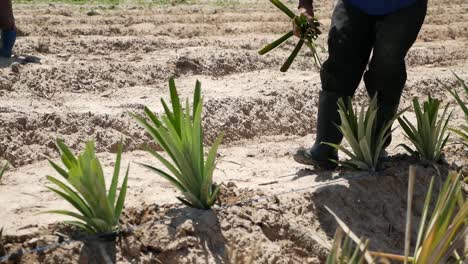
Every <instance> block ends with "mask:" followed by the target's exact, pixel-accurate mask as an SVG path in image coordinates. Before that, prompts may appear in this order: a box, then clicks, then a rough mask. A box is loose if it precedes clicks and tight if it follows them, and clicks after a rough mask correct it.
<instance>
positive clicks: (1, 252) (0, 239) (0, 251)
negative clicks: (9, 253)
mask: <svg viewBox="0 0 468 264" xmlns="http://www.w3.org/2000/svg"><path fill="white" fill-rule="evenodd" d="M5 255H6V250H5V246H4V245H3V227H2V228H1V229H0V257H3V256H5Z"/></svg>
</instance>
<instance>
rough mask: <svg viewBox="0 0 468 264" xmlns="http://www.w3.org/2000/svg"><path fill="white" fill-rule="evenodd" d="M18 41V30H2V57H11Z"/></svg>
mask: <svg viewBox="0 0 468 264" xmlns="http://www.w3.org/2000/svg"><path fill="white" fill-rule="evenodd" d="M15 41H16V30H2V40H1V43H0V57H5V58H10V57H11V55H12V51H13V46H14V45H15Z"/></svg>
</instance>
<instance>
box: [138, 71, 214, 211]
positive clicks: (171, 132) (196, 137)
mask: <svg viewBox="0 0 468 264" xmlns="http://www.w3.org/2000/svg"><path fill="white" fill-rule="evenodd" d="M169 91H170V95H171V104H172V111H171V109H170V108H169V107H168V105H167V104H166V102H165V101H164V100H163V99H161V103H162V106H163V108H164V110H165V113H164V115H162V116H161V117H160V118H158V117H156V115H155V114H154V113H153V112H152V111H151V110H150V109H148V108H146V107H145V109H144V112H145V115H146V117H147V119H145V118H143V117H141V116H138V115H135V114H131V115H132V116H133V117H134V118H135V119H136V120H137V121H138V122H139V123H140V124H141V125H142V126H143V127H144V128H145V129H146V131H147V132H148V134H150V136H151V137H152V138H153V139H154V141H155V142H156V143H157V144H158V145H159V146H160V147H161V148H162V149H163V151H164V152H165V153H166V154H167V156H168V158H166V157H164V156H162V155H161V154H159V153H158V152H156V151H154V150H152V149H149V148H148V152H149V153H151V155H153V156H154V157H155V158H156V159H157V160H159V161H160V162H161V163H162V164H163V165H164V166H165V167H166V169H167V171H163V170H161V169H159V168H156V167H154V166H152V165H149V164H141V165H143V166H144V167H146V168H148V169H149V170H151V171H153V172H155V173H157V174H159V175H160V176H162V177H164V178H165V179H167V180H168V181H169V182H170V183H171V184H172V185H173V186H174V187H176V188H177V189H178V190H180V192H181V193H182V195H183V197H178V199H179V200H180V201H181V202H182V203H184V204H186V205H188V206H191V207H195V208H200V209H209V208H211V206H212V205H213V204H214V203H215V201H216V197H217V195H218V193H219V186H217V185H214V184H213V172H214V169H215V160H216V153H217V150H218V146H219V145H220V144H221V140H222V138H223V134H222V133H221V134H220V135H219V136H218V137H217V138H216V140H215V142H214V143H213V146H212V147H211V149H210V150H209V152H208V155H207V157H206V159H205V158H204V157H205V155H204V146H203V128H202V124H201V114H202V109H203V99H202V98H201V84H200V82H198V81H197V82H196V85H195V93H194V97H193V109H192V110H190V106H189V101H188V99H187V100H186V103H185V109H183V108H182V105H181V102H180V99H179V96H178V94H177V89H176V86H175V82H174V79H172V78H171V79H170V80H169Z"/></svg>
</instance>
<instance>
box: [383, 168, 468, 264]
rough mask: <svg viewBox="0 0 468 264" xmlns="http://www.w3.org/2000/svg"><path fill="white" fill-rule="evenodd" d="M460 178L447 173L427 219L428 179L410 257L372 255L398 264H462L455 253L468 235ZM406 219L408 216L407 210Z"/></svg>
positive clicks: (467, 214)
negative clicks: (402, 263)
mask: <svg viewBox="0 0 468 264" xmlns="http://www.w3.org/2000/svg"><path fill="white" fill-rule="evenodd" d="M460 177H461V175H460V174H458V173H457V172H454V171H451V172H449V174H448V177H447V179H446V181H445V183H444V185H443V186H442V189H441V191H440V193H439V196H438V198H437V200H436V205H435V208H434V210H433V211H432V215H430V217H429V204H430V201H431V199H432V198H431V196H432V190H433V185H434V177H432V179H431V183H430V185H429V189H428V190H427V193H426V199H425V201H424V206H423V210H422V215H421V222H420V224H419V229H418V236H417V242H416V246H415V251H414V253H413V254H411V256H410V254H409V253H407V254H405V256H398V255H391V254H385V253H382V252H377V253H375V254H376V255H380V256H383V255H385V256H386V257H387V258H390V259H394V260H400V261H401V260H402V259H403V260H404V259H407V260H408V262H411V263H415V264H437V263H448V259H449V258H452V259H453V260H454V263H460V264H461V263H463V261H464V260H463V258H466V256H461V255H459V254H458V253H457V251H456V249H458V248H459V247H460V246H462V245H463V242H464V240H465V238H466V236H467V235H468V201H467V200H466V198H465V196H464V193H463V189H462V181H461V180H460ZM412 188H413V186H412V185H411V184H409V189H412ZM408 198H410V197H408ZM408 215H412V212H411V210H409V213H408ZM407 232H410V231H409V230H407ZM408 243H409V242H408Z"/></svg>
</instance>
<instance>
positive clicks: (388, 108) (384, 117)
mask: <svg viewBox="0 0 468 264" xmlns="http://www.w3.org/2000/svg"><path fill="white" fill-rule="evenodd" d="M397 111H398V105H378V110H377V121H376V122H377V124H376V130H375V131H380V130H381V129H382V128H383V127H384V126H385V125H386V124H387V123H388V122H390V121H391V120H392V118H393V117H394V116H395V115H396V113H397ZM386 133H389V134H390V135H389V137H388V138H387V140H386V141H385V144H384V145H383V148H382V151H381V153H380V156H381V157H383V158H384V157H386V156H387V155H386V151H385V149H386V148H387V147H388V146H389V145H390V143H391V142H392V127H390V128H389V129H388V130H387V131H386Z"/></svg>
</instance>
